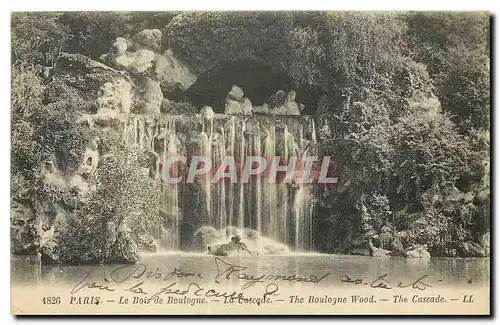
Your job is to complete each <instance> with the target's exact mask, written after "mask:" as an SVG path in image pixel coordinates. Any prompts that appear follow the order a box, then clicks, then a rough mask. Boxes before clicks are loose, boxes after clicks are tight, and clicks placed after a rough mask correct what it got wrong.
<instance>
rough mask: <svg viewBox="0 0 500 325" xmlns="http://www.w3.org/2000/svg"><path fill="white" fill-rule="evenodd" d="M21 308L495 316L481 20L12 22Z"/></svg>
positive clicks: (486, 41) (419, 16) (355, 15)
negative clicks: (491, 314)
mask: <svg viewBox="0 0 500 325" xmlns="http://www.w3.org/2000/svg"><path fill="white" fill-rule="evenodd" d="M11 47H12V49H11V50H12V52H11V57H12V60H11V152H10V155H11V214H10V229H11V311H12V313H13V314H15V315H32V314H44V315H77V314H78V315H80V314H94V315H100V314H111V315H122V314H136V315H147V314H155V315H191V314H210V315H226V314H228V315H231V314H233V315H246V314H253V315H257V314H264V315H265V314H283V315H284V314H297V315H298V314H309V315H316V314H318V315H319V314H320V315H363V314H373V315H408V314H419V315H438V314H447V315H459V314H460V315H462V314H467V315H489V314H490V312H491V310H490V219H491V215H490V14H489V13H487V12H400V11H398V12H362V11H358V12H344V11H328V12H326V11H325V12H321V11H300V12H299V11H281V12H276V11H275V12H266V11H258V12H257V11H255V12H251V11H246V12H235V11H233V12H231V11H226V12H214V11H203V12H201V11H200V12H197V11H190V12H173V11H170V12H14V13H12V15H11Z"/></svg>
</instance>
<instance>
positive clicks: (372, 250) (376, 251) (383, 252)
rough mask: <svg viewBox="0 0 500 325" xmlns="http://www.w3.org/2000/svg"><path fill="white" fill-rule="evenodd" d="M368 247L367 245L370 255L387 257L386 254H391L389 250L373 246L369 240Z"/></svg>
mask: <svg viewBox="0 0 500 325" xmlns="http://www.w3.org/2000/svg"><path fill="white" fill-rule="evenodd" d="M368 247H369V251H370V256H373V257H387V256H390V255H391V251H389V250H386V249H382V248H378V247H375V246H374V245H373V243H372V241H371V240H370V241H369V242H368Z"/></svg>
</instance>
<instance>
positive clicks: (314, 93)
mask: <svg viewBox="0 0 500 325" xmlns="http://www.w3.org/2000/svg"><path fill="white" fill-rule="evenodd" d="M233 85H238V87H240V88H242V89H243V91H244V93H245V97H247V98H248V99H250V101H251V102H252V105H253V106H259V105H262V104H263V103H265V102H266V101H267V100H268V98H269V96H271V95H272V94H274V93H276V92H277V91H278V90H283V91H285V92H287V91H289V90H291V89H294V90H295V91H296V93H297V97H296V98H297V99H296V100H297V102H299V103H302V104H304V105H305V111H304V112H303V113H304V114H313V113H314V112H315V110H316V104H317V101H318V99H319V97H320V95H321V91H320V90H319V88H318V87H314V86H310V85H306V86H297V85H295V83H294V81H293V80H292V78H291V77H290V76H288V75H287V74H286V73H284V72H277V71H275V69H273V68H271V67H270V66H268V65H266V64H264V63H261V62H258V61H252V60H241V61H236V62H231V61H224V62H221V63H219V64H218V65H216V66H215V67H213V68H212V69H210V70H208V71H206V72H205V73H203V74H202V75H201V76H200V77H199V78H198V80H197V81H196V82H195V83H194V84H193V85H192V86H191V87H190V88H189V89H187V90H186V92H185V93H184V95H185V98H186V100H187V101H189V102H191V103H192V104H193V105H195V106H196V107H198V108H201V107H203V106H205V105H208V106H211V107H212V108H213V109H214V111H215V112H216V113H223V112H224V106H225V100H226V96H227V93H228V92H229V91H230V90H231V87H232V86H233Z"/></svg>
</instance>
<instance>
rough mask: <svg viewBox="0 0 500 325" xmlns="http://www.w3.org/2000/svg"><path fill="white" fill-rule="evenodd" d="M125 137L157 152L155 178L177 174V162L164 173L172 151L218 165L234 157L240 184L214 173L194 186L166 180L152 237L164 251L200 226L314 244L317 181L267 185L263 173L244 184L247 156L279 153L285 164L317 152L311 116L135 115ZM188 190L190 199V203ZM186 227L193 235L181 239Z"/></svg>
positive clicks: (269, 157)
mask: <svg viewBox="0 0 500 325" xmlns="http://www.w3.org/2000/svg"><path fill="white" fill-rule="evenodd" d="M123 137H124V141H125V143H126V144H127V145H129V146H139V147H141V148H144V149H147V150H150V151H152V152H153V154H154V155H156V156H157V157H158V159H157V160H156V162H155V164H156V165H154V166H153V168H152V169H154V170H156V171H157V172H156V174H155V175H154V177H155V178H157V179H158V181H159V182H162V177H158V176H159V175H161V173H164V172H170V173H173V174H177V173H178V172H179V169H178V166H177V165H175V164H174V165H173V166H172V168H171V170H170V171H164V170H162V169H163V166H165V165H166V159H168V158H169V157H172V156H174V155H187V156H205V157H207V158H210V159H211V161H212V165H213V168H214V169H215V168H218V166H220V164H221V163H222V162H223V161H224V159H225V158H227V157H234V161H235V165H236V167H237V176H238V181H237V183H231V182H230V180H229V179H228V178H225V179H223V180H221V181H219V182H215V183H214V182H211V177H205V178H204V179H202V180H201V181H200V182H199V183H197V184H194V185H193V186H191V187H189V186H183V185H182V184H166V183H162V195H161V207H162V208H161V214H162V215H163V216H164V219H163V220H164V224H162V225H158V227H157V228H156V229H154V230H152V231H151V235H152V236H153V237H154V238H155V239H156V241H157V243H158V244H159V245H160V246H161V247H162V248H163V249H174V250H175V249H179V248H181V247H188V246H189V245H187V246H186V245H183V241H185V240H187V239H189V237H190V236H192V235H193V231H196V230H197V229H199V227H201V226H212V227H214V228H216V229H225V228H227V227H229V226H234V227H236V228H243V227H248V228H252V229H254V230H257V231H258V232H259V233H261V234H262V235H263V236H265V237H268V238H271V239H273V240H275V241H277V242H282V243H285V244H287V245H289V246H290V247H292V248H294V249H295V250H297V251H307V250H310V249H311V248H312V239H313V238H312V235H311V234H312V224H313V215H314V204H313V203H314V195H315V192H314V189H315V186H314V184H300V185H298V184H296V183H294V182H292V183H284V182H280V181H277V182H269V180H268V178H266V177H265V175H252V176H251V177H250V180H249V182H248V183H243V182H242V181H241V177H242V174H243V171H242V169H243V164H244V163H245V161H246V160H245V159H246V157H247V156H260V157H264V158H265V159H266V161H267V163H268V165H269V164H271V162H272V161H273V159H274V157H277V156H280V157H281V162H280V165H286V164H288V163H289V162H290V160H291V159H292V158H294V157H295V158H296V159H300V158H301V157H304V156H315V155H316V154H317V152H316V146H315V143H316V130H315V125H314V120H313V119H312V118H311V119H308V118H307V117H303V116H302V117H273V116H253V117H248V116H245V117H240V116H228V115H222V114H218V115H216V116H215V117H212V118H207V117H205V116H203V115H199V114H197V115H188V114H185V115H168V114H167V115H162V116H143V115H142V116H141V115H137V116H130V117H129V120H128V121H126V123H125V124H124V131H123ZM297 163H298V164H300V161H297ZM214 173H215V170H214V171H213V173H212V174H211V175H212V177H213V174H214ZM281 178H282V177H281ZM189 191H191V192H189ZM193 193H194V194H193ZM188 194H189V195H191V196H190V198H191V200H186V197H185V196H186V195H188ZM184 201H186V202H187V203H186V202H184ZM183 202H184V203H183ZM193 205H197V207H194V206H193ZM188 209H189V211H188ZM193 211H196V212H193ZM183 231H184V232H190V233H187V234H185V235H184V236H182V234H181V233H182V232H183ZM186 238H187V239H186Z"/></svg>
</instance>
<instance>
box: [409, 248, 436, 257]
mask: <svg viewBox="0 0 500 325" xmlns="http://www.w3.org/2000/svg"><path fill="white" fill-rule="evenodd" d="M405 257H407V258H431V254H429V252H428V251H427V250H426V249H425V248H423V247H417V248H415V249H412V250H409V251H407V252H405Z"/></svg>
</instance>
